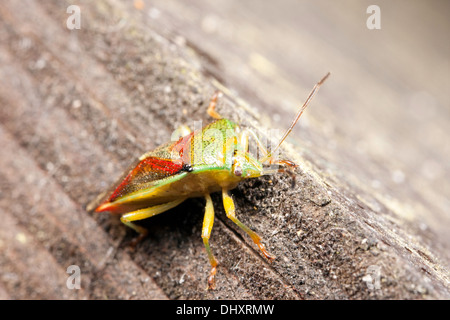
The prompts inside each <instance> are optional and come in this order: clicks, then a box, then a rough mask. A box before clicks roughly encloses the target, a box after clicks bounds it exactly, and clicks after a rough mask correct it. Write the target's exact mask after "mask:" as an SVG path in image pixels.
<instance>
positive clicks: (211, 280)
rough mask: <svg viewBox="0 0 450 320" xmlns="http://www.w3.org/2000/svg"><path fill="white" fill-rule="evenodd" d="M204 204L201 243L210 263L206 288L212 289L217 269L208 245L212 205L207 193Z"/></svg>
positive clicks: (212, 214) (212, 211) (212, 218)
mask: <svg viewBox="0 0 450 320" xmlns="http://www.w3.org/2000/svg"><path fill="white" fill-rule="evenodd" d="M205 199H206V206H205V217H204V219H203V228H202V239H203V244H204V245H205V249H206V253H207V254H208V259H209V263H210V264H211V272H210V274H209V278H208V288H209V289H214V288H215V283H214V276H215V275H216V271H217V265H218V263H217V260H216V258H215V257H214V255H213V254H212V251H211V248H210V247H209V238H210V237H211V230H212V227H213V223H214V206H213V203H212V200H211V196H210V195H209V194H206V195H205Z"/></svg>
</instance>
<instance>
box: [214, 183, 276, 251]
mask: <svg viewBox="0 0 450 320" xmlns="http://www.w3.org/2000/svg"><path fill="white" fill-rule="evenodd" d="M222 197H223V206H224V208H225V212H226V214H227V217H228V218H229V219H230V220H231V221H233V222H234V223H235V224H237V226H238V227H239V228H241V229H242V230H244V231H245V232H246V233H247V234H248V235H249V236H250V238H252V240H253V242H254V243H255V244H256V245H257V246H258V248H259V249H260V250H261V252H262V253H263V254H264V256H265V257H266V258H267V259H269V260H273V259H275V257H274V256H272V255H271V254H270V253H269V252H267V250H266V248H265V247H264V245H263V244H262V243H261V237H260V236H259V235H258V234H257V233H256V232H254V231H253V230H251V229H250V228H249V227H247V226H246V225H245V224H243V223H242V222H240V221H239V220H238V218H236V209H235V207H234V201H233V198H231V196H230V195H229V194H228V191H227V190H226V189H222Z"/></svg>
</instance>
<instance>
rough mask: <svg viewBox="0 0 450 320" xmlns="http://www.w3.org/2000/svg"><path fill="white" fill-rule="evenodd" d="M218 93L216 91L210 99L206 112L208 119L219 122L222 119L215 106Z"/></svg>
mask: <svg viewBox="0 0 450 320" xmlns="http://www.w3.org/2000/svg"><path fill="white" fill-rule="evenodd" d="M219 94H220V92H219V91H216V92H215V93H214V94H213V96H212V97H211V101H210V103H209V106H208V110H206V112H207V113H208V114H209V116H210V117H212V118H214V119H216V120H219V119H222V116H221V115H220V114H219V113H217V111H216V105H217V98H218V97H219Z"/></svg>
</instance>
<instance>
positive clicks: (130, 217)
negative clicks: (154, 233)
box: [120, 198, 186, 246]
mask: <svg viewBox="0 0 450 320" xmlns="http://www.w3.org/2000/svg"><path fill="white" fill-rule="evenodd" d="M184 200H186V198H181V199H179V200H174V201H170V202H167V203H163V204H160V205H156V206H153V207H149V208H144V209H140V210H136V211H132V212H128V213H125V214H124V215H122V217H121V218H120V221H122V222H123V223H124V224H125V225H126V226H128V227H130V228H131V229H133V230H134V231H136V232H137V233H139V236H138V237H137V238H136V239H134V240H133V242H132V246H135V245H136V244H137V243H139V242H140V241H141V240H142V239H144V238H145V236H146V235H147V233H148V231H147V229H146V228H144V227H142V226H139V225H137V224H135V223H133V222H132V221H137V220H143V219H147V218H150V217H153V216H155V215H157V214H160V213H163V212H165V211H167V210H169V209H172V208H174V207H176V206H177V205H179V204H180V203H182V202H183V201H184Z"/></svg>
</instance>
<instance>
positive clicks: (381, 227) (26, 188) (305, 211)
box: [0, 0, 450, 299]
mask: <svg viewBox="0 0 450 320" xmlns="http://www.w3.org/2000/svg"><path fill="white" fill-rule="evenodd" d="M379 2H380V7H381V10H382V11H381V12H382V29H381V30H368V29H367V28H366V26H365V21H366V19H367V17H368V15H367V14H366V12H365V10H366V8H367V6H368V5H369V3H367V4H366V3H365V2H357V3H355V2H352V1H343V2H342V3H340V5H339V6H337V5H334V4H333V5H331V4H330V2H328V1H315V2H293V1H287V0H286V1H281V2H276V4H275V3H269V2H264V3H261V2H260V1H245V2H239V1H215V2H214V4H212V3H210V2H207V1H202V0H195V1H190V2H189V4H188V3H185V2H179V1H159V0H157V1H151V3H150V2H144V6H143V7H141V6H137V7H135V6H134V5H133V3H132V2H129V3H125V2H121V1H96V2H92V1H80V2H79V3H80V4H79V5H80V8H81V13H82V25H81V29H80V30H68V29H67V27H66V19H67V17H68V14H67V13H66V9H67V7H68V6H69V5H70V4H72V3H71V2H70V1H45V2H42V1H31V0H29V1H21V2H18V1H13V0H11V1H2V3H1V4H0V43H1V45H0V65H1V69H0V105H1V108H0V145H1V146H2V153H1V156H0V181H1V182H0V191H1V193H0V211H1V216H2V224H0V253H1V254H0V298H2V299H433V298H437V299H448V298H449V296H450V294H449V286H448V282H449V279H450V276H449V272H448V261H449V255H448V252H449V250H448V249H449V236H448V232H447V231H448V227H449V225H450V223H449V221H450V217H449V215H448V213H449V212H450V203H449V201H448V199H449V198H450V184H449V181H450V179H449V178H450V177H449V172H450V170H449V169H450V168H449V162H448V159H449V158H450V149H449V148H448V143H447V141H448V129H447V128H448V127H449V125H450V115H449V108H448V106H449V99H448V93H447V88H448V83H449V82H448V81H449V69H448V66H449V60H448V57H449V56H450V55H449V53H450V52H449V51H450V50H449V44H448V41H446V40H445V39H446V35H447V34H448V30H449V22H448V19H447V15H446V13H448V10H449V7H448V4H447V3H446V2H444V1H433V5H432V6H425V4H422V3H421V2H406V1H396V2H395V4H393V3H391V2H387V1H379ZM327 71H332V76H331V78H330V79H329V80H328V81H327V83H326V84H325V85H324V87H323V88H322V89H321V91H320V93H319V95H318V97H317V98H316V99H315V100H314V102H313V105H312V106H311V107H310V108H309V109H308V110H307V112H306V114H305V115H304V117H303V118H302V120H301V124H300V125H299V127H298V128H296V129H295V131H294V133H293V134H292V135H291V136H290V138H289V140H288V141H287V143H286V144H285V145H284V150H283V153H284V154H285V156H286V157H287V158H290V159H292V160H294V161H295V162H297V163H299V164H300V166H299V169H298V171H297V176H296V182H297V183H296V187H295V188H291V187H290V184H291V180H290V178H289V177H288V176H283V175H275V176H271V177H264V178H261V179H256V180H249V181H247V182H245V183H243V184H241V185H240V186H239V187H238V188H237V189H235V190H234V191H233V197H234V199H235V201H236V205H237V214H238V216H239V218H240V219H241V220H242V221H243V222H244V223H246V224H248V225H249V226H250V227H251V228H252V229H253V230H255V231H257V232H258V233H259V234H261V235H262V236H263V238H264V243H265V244H266V247H267V248H268V250H269V251H270V252H271V253H273V254H274V255H275V256H276V257H277V259H276V260H275V261H274V262H273V263H269V262H268V261H266V260H265V259H264V257H263V256H262V255H261V254H260V253H259V251H258V249H257V247H255V245H254V244H253V243H252V241H251V239H249V238H248V237H247V236H246V235H245V234H243V233H242V232H241V231H240V230H239V229H238V228H236V227H235V226H234V225H233V223H231V222H230V221H229V220H228V219H227V218H226V216H225V213H224V210H223V208H222V206H221V199H220V197H219V195H213V200H214V202H215V211H216V221H215V225H214V229H213V233H212V238H211V247H212V249H213V251H214V253H215V255H216V256H217V258H218V259H219V262H220V267H219V270H218V275H217V290H215V291H207V290H206V279H207V276H208V272H209V265H208V262H207V258H206V253H205V251H204V248H203V243H202V240H201V237H200V234H201V223H202V214H203V206H204V201H203V200H202V199H191V200H188V201H186V202H185V203H184V204H183V205H181V206H179V207H177V208H175V209H173V210H171V211H170V212H167V213H165V214H163V215H160V216H157V217H154V218H152V219H149V220H146V221H143V222H142V224H143V225H145V226H146V227H147V228H149V230H150V235H149V237H148V238H147V239H146V240H145V241H143V242H142V243H141V244H140V245H139V246H138V247H137V248H136V249H135V250H132V249H131V248H130V246H129V242H130V241H131V239H133V237H134V236H135V235H134V234H133V231H132V230H128V229H127V228H125V227H124V226H123V225H122V224H121V223H120V221H119V220H118V217H116V216H108V215H102V214H95V213H91V212H88V210H86V207H87V206H88V204H89V203H91V201H93V200H94V199H95V198H96V197H97V196H98V195H99V194H100V193H101V192H102V191H104V190H106V189H107V188H108V187H109V186H110V185H111V184H112V183H113V182H115V180H116V179H118V178H119V177H120V176H121V174H122V172H123V170H125V169H126V168H127V166H128V165H129V164H130V163H132V162H133V161H134V159H136V158H137V157H138V156H139V155H140V154H141V153H143V152H145V151H147V150H150V149H153V148H155V147H156V146H158V145H159V144H161V143H164V142H166V141H167V140H169V139H170V135H171V133H172V131H173V130H174V129H175V128H177V127H178V126H179V125H181V124H187V125H190V126H195V123H194V121H202V123H207V122H208V121H209V119H208V116H207V115H206V112H205V110H206V106H207V104H208V100H209V98H210V97H211V95H212V93H213V92H214V91H215V90H216V89H217V88H220V89H221V90H222V91H223V92H224V93H225V95H224V97H223V98H222V99H221V100H220V103H219V106H218V109H219V111H220V112H221V113H222V114H223V115H225V116H227V117H230V118H232V119H234V120H236V121H239V122H241V123H243V124H244V125H248V126H251V127H254V128H257V129H259V130H260V131H261V132H262V133H264V132H267V131H265V129H269V128H275V129H279V130H280V131H282V130H283V128H286V127H287V125H288V124H289V123H290V121H291V119H292V116H293V115H294V113H295V110H296V108H297V107H298V105H299V104H300V103H301V102H302V101H303V100H304V99H305V97H306V95H307V93H308V91H309V90H310V89H311V88H312V86H313V85H314V84H315V83H316V82H317V81H318V80H319V79H320V78H321V77H322V76H323V75H324V74H325V73H326V72H327ZM70 265H78V266H79V267H80V269H81V289H80V290H69V289H68V288H67V286H66V280H67V277H68V276H69V274H68V273H67V271H66V270H67V267H68V266H70ZM371 270H372V271H371ZM373 270H378V271H379V274H380V278H379V280H380V283H379V285H380V286H379V289H371V288H370V286H368V282H369V284H370V283H372V282H371V275H372V276H373V273H372V272H373Z"/></svg>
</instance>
